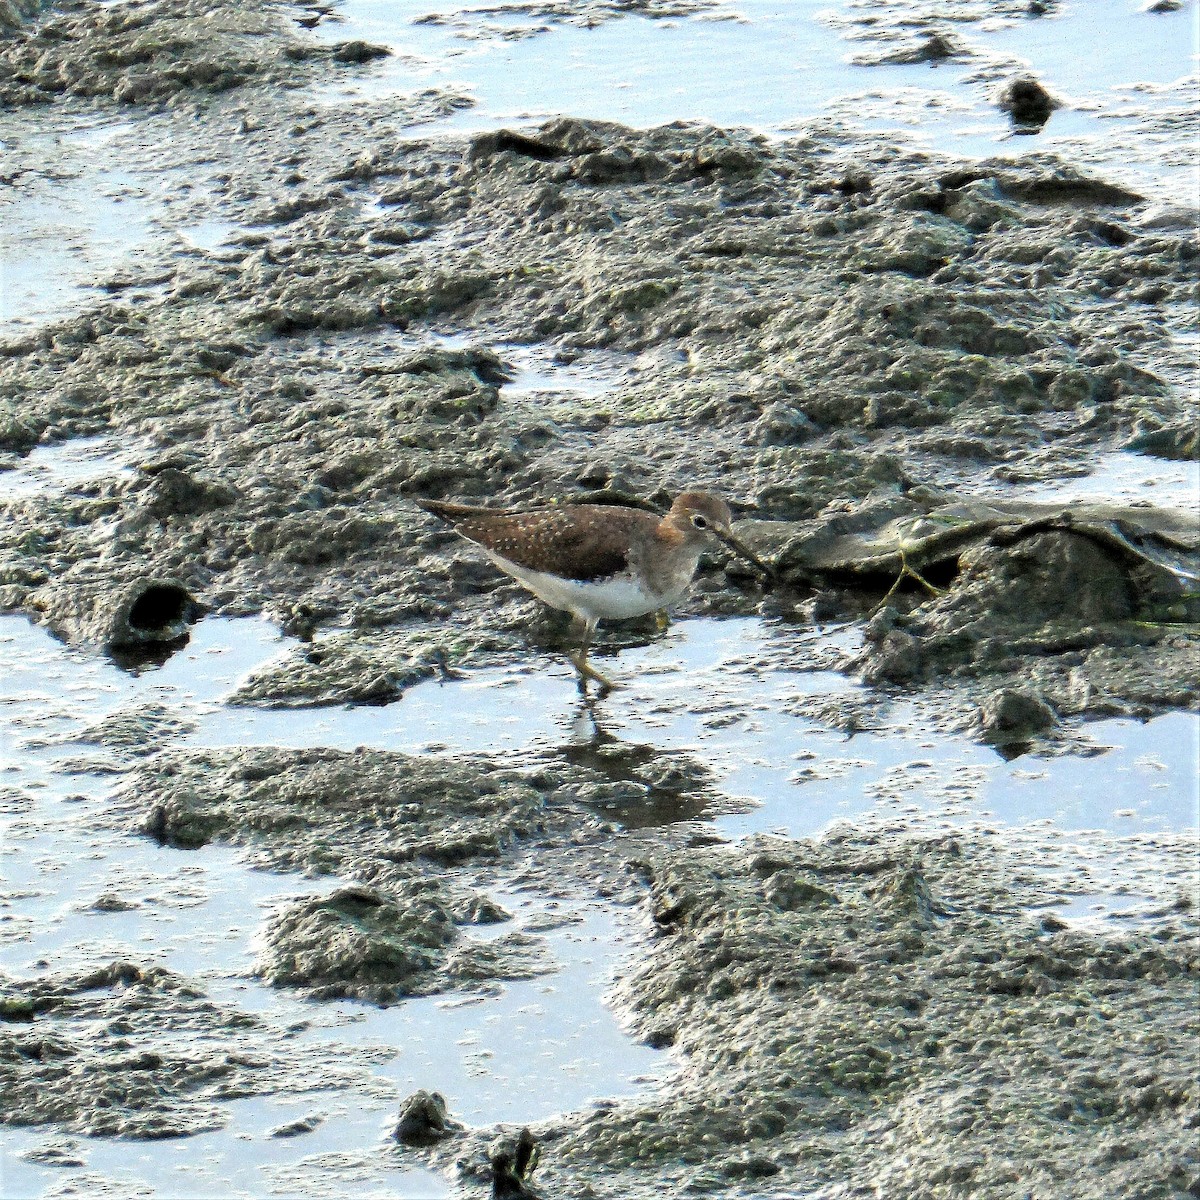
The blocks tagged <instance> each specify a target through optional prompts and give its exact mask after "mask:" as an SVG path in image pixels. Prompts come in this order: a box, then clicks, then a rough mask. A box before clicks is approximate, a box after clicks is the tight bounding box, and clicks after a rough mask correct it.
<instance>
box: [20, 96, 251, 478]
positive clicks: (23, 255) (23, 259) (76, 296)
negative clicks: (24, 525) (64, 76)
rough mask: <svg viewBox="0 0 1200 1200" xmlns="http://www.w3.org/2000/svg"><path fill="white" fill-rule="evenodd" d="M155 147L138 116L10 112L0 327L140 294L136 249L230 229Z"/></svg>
mask: <svg viewBox="0 0 1200 1200" xmlns="http://www.w3.org/2000/svg"><path fill="white" fill-rule="evenodd" d="M158 149H160V147H159V146H158V145H157V144H155V142H154V140H153V136H152V135H149V134H148V133H147V131H146V129H145V128H144V126H143V125H142V124H140V123H139V124H134V123H133V122H128V121H115V120H112V119H111V118H108V117H78V116H68V117H65V118H63V117H52V116H49V115H44V114H41V113H39V114H38V116H37V119H36V120H34V119H31V118H30V117H28V116H27V115H22V114H7V115H6V117H5V122H4V127H3V130H2V131H0V156H2V157H3V159H4V161H5V164H6V169H7V170H8V171H9V172H11V179H10V180H8V181H6V182H7V183H8V186H6V187H5V188H4V189H3V191H2V192H0V336H13V335H16V334H20V333H21V332H23V331H29V330H32V329H36V328H37V327H38V326H40V325H43V324H45V323H46V322H47V321H49V320H53V319H55V318H57V317H62V316H65V315H67V314H68V313H70V312H71V311H73V310H74V309H76V308H78V307H79V306H80V305H81V304H83V303H86V302H88V301H91V302H95V301H98V300H101V299H103V298H104V296H105V295H106V293H107V292H108V291H110V290H113V291H118V292H121V293H123V294H124V295H125V296H126V297H127V298H128V297H133V298H146V297H148V296H150V295H152V294H153V289H154V287H155V286H157V285H156V284H155V283H154V282H153V281H151V280H147V279H141V278H139V275H140V272H138V271H137V270H136V259H135V261H134V262H132V263H131V261H130V260H131V256H137V255H138V254H139V253H141V252H145V251H151V250H162V249H164V248H165V249H177V250H180V251H182V252H185V253H208V252H210V251H212V250H214V249H216V248H217V247H218V246H219V245H220V244H221V243H222V242H224V241H225V240H226V239H227V238H228V237H229V236H230V235H231V234H232V232H233V230H234V228H235V226H234V225H233V224H232V223H231V222H229V221H227V220H225V219H223V218H222V217H221V216H220V215H219V214H218V213H216V212H215V205H214V201H213V198H212V195H211V193H209V192H208V191H207V190H206V189H205V187H204V186H203V185H198V184H197V183H195V182H194V181H192V180H191V179H189V177H188V174H187V173H186V172H183V171H173V170H170V169H166V170H164V169H163V167H162V165H161V163H159V162H158V161H157V160H156V158H155V152H156V151H157V150H158ZM127 270H128V271H130V274H129V276H128V278H126V276H125V273H126V271H127ZM114 279H115V280H116V281H117V285H118V286H116V287H110V285H112V284H113V282H114ZM0 480H2V477H0ZM0 488H2V483H0Z"/></svg>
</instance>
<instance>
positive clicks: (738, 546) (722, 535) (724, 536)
mask: <svg viewBox="0 0 1200 1200" xmlns="http://www.w3.org/2000/svg"><path fill="white" fill-rule="evenodd" d="M713 533H715V534H716V535H717V537H718V538H719V539H720V541H722V542H723V543H724V544H725V545H726V546H728V547H729V549H730V550H732V551H733V552H734V554H736V555H738V557H739V558H744V559H745V560H746V561H747V562H748V563H753V564H754V565H755V566H756V567H757V568H758V569H759V570H760V571H761V572H762V573H763V575H765V576H766V577H767V579H770V580H773V579H774V578H775V572H774V571H773V570H772V569H771V568H770V567H769V566H767V564H766V563H765V562H763V560H762V559H761V558H759V557H758V555H757V554H755V553H754V551H753V550H751V549H750V548H749V547H748V546H745V545H743V544H742V543H741V542H740V541H738V539H737V538H736V537H734V536H733V534H732V533H730V532H728V531H727V530H720V529H714V530H713Z"/></svg>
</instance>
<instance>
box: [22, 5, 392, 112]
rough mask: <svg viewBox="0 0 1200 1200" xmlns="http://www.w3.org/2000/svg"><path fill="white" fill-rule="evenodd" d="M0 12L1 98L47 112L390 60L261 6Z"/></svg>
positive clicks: (158, 99) (278, 80)
mask: <svg viewBox="0 0 1200 1200" xmlns="http://www.w3.org/2000/svg"><path fill="white" fill-rule="evenodd" d="M4 11H5V10H4V9H3V8H0V29H4V28H5V27H6V26H7V28H8V34H7V37H5V38H4V39H3V41H0V67H2V68H3V70H2V71H0V100H3V102H4V103H5V104H6V105H7V106H13V107H15V106H19V105H30V104H48V103H52V102H54V101H56V100H57V99H59V98H61V97H64V96H76V97H89V98H92V97H99V98H105V99H111V100H114V101H116V102H118V103H120V104H138V105H151V106H159V105H163V104H166V103H171V102H174V101H178V100H179V99H181V98H184V99H187V98H191V99H199V98H202V97H204V96H212V95H218V94H220V93H224V92H228V91H231V90H232V89H234V88H238V87H241V86H243V85H245V84H247V83H250V82H253V83H256V84H267V83H271V84H286V83H287V82H288V81H290V80H294V79H295V77H296V76H297V74H298V71H297V66H296V64H300V63H304V62H306V61H309V60H312V59H319V60H323V61H325V62H334V63H346V64H358V63H362V62H366V61H369V60H370V59H371V58H372V57H378V56H379V55H380V54H387V53H389V52H388V51H387V50H385V49H383V48H382V47H373V46H367V45H365V44H364V43H356V42H350V43H343V44H341V45H338V46H330V47H326V46H319V45H315V44H313V43H310V42H307V41H304V40H302V39H300V38H299V37H297V36H296V33H295V30H294V27H293V26H291V25H290V23H288V22H286V21H285V20H284V19H283V18H282V16H281V15H279V14H277V13H276V12H274V11H273V10H272V9H271V8H270V7H269V6H266V5H257V4H250V5H245V4H232V3H228V2H224V3H222V2H217V3H207V2H206V3H197V2H196V0H137V2H136V3H132V4H128V5H123V6H120V7H116V8H113V7H106V8H101V9H94V8H91V7H89V6H86V5H79V4H68V5H65V6H63V8H62V9H61V10H60V11H57V12H51V13H49V14H46V15H42V16H40V17H35V14H34V11H32V10H31V11H30V13H29V16H30V17H31V18H33V19H31V20H29V21H27V22H26V21H20V20H7V19H5V16H4Z"/></svg>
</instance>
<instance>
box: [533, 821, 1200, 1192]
mask: <svg viewBox="0 0 1200 1200" xmlns="http://www.w3.org/2000/svg"><path fill="white" fill-rule="evenodd" d="M646 869H647V875H648V878H649V884H650V902H649V903H650V912H651V915H652V917H653V919H654V922H655V924H656V927H657V929H658V932H659V937H658V942H657V945H656V947H655V948H654V949H653V950H652V951H651V953H650V954H649V956H648V958H647V959H646V960H645V962H644V963H642V964H641V965H640V966H639V967H638V968H636V969H635V971H634V972H633V973H632V974H631V975H630V976H629V977H628V978H627V979H626V980H625V981H624V983H623V984H622V985H621V994H622V997H623V998H624V999H625V1000H626V1001H628V1002H629V1003H631V1004H632V1005H633V1007H634V1010H635V1012H636V1014H637V1020H638V1022H639V1027H640V1028H641V1029H642V1030H643V1031H644V1032H646V1033H647V1034H649V1033H650V1032H654V1033H655V1036H656V1037H657V1038H658V1039H659V1040H660V1041H661V1039H662V1037H663V1033H664V1031H666V1030H669V1031H670V1036H671V1040H672V1041H673V1044H674V1046H675V1049H676V1054H677V1055H678V1056H679V1061H680V1066H679V1071H678V1074H677V1075H676V1076H675V1077H674V1078H673V1079H672V1081H671V1083H670V1085H669V1086H668V1087H666V1088H664V1089H663V1090H662V1091H661V1092H660V1093H658V1094H657V1095H656V1096H654V1097H652V1098H649V1099H646V1100H634V1101H627V1102H623V1103H621V1104H618V1105H616V1106H614V1107H612V1108H607V1109H605V1110H602V1111H599V1112H593V1113H589V1114H586V1115H581V1116H578V1117H572V1118H569V1119H568V1120H566V1121H564V1122H561V1123H558V1124H557V1125H555V1126H554V1127H552V1128H549V1129H546V1130H541V1131H537V1132H539V1133H540V1134H541V1135H542V1136H543V1137H544V1138H545V1139H546V1141H547V1144H548V1146H549V1147H550V1150H551V1153H549V1154H548V1161H547V1165H546V1166H545V1168H544V1170H545V1172H546V1174H547V1176H548V1179H547V1183H548V1184H549V1183H551V1182H552V1181H554V1182H558V1181H561V1180H566V1179H572V1178H578V1177H581V1176H585V1175H586V1177H587V1178H588V1179H589V1180H591V1181H592V1183H593V1186H594V1188H595V1190H596V1194H597V1195H599V1196H618V1195H628V1194H640V1193H638V1192H637V1188H638V1186H639V1181H643V1182H644V1180H645V1179H646V1178H647V1177H648V1176H650V1175H652V1176H653V1178H654V1179H655V1181H656V1186H658V1187H660V1188H662V1189H665V1190H668V1191H671V1190H677V1191H679V1192H681V1193H682V1192H683V1191H684V1190H688V1191H715V1192H718V1193H722V1194H723V1193H724V1192H725V1191H726V1190H727V1189H730V1188H733V1187H736V1186H743V1187H744V1186H746V1184H745V1181H747V1180H753V1179H761V1180H763V1181H767V1180H769V1183H767V1182H764V1187H765V1188H768V1189H769V1190H770V1191H771V1192H772V1193H774V1192H776V1191H778V1192H779V1193H780V1194H783V1193H787V1194H807V1193H809V1192H819V1191H823V1190H825V1189H829V1188H841V1189H856V1188H875V1189H878V1188H879V1187H884V1188H885V1189H886V1191H887V1194H889V1195H892V1194H894V1195H904V1196H913V1197H920V1198H925V1197H929V1198H932V1197H938V1196H945V1195H949V1194H950V1193H951V1190H956V1191H957V1192H959V1193H961V1189H962V1188H963V1187H969V1189H970V1191H971V1193H972V1194H973V1195H978V1196H987V1197H992V1196H994V1197H1001V1196H1007V1195H1010V1194H1011V1190H1012V1186H1013V1183H1014V1181H1015V1180H1016V1179H1017V1177H1018V1176H1017V1174H1016V1171H1017V1167H1016V1166H1015V1164H1017V1163H1020V1168H1019V1171H1020V1174H1019V1178H1020V1182H1021V1185H1022V1186H1023V1187H1034V1188H1038V1189H1041V1190H1045V1191H1047V1193H1053V1194H1058V1193H1060V1192H1064V1191H1065V1192H1072V1191H1078V1190H1080V1188H1082V1189H1083V1190H1085V1191H1087V1192H1089V1193H1097V1194H1100V1193H1103V1194H1105V1195H1125V1194H1133V1193H1134V1192H1138V1193H1139V1194H1155V1195H1157V1194H1162V1195H1166V1194H1169V1192H1170V1191H1171V1190H1172V1189H1177V1188H1186V1187H1187V1186H1190V1182H1191V1181H1192V1180H1193V1179H1194V1178H1195V1177H1196V1173H1197V1169H1198V1167H1200V1163H1198V1161H1197V1157H1196V1153H1195V1147H1194V1145H1193V1139H1192V1138H1191V1136H1190V1133H1189V1126H1190V1123H1192V1122H1194V1121H1195V1120H1196V1119H1197V1114H1200V1094H1198V1093H1197V1089H1196V1083H1195V1080H1194V1079H1193V1078H1192V1075H1191V1072H1190V1070H1189V1069H1188V1066H1187V1065H1186V1064H1187V1060H1188V1051H1187V1049H1186V1047H1188V1046H1190V1045H1191V1044H1192V1043H1193V1041H1194V1039H1195V1037H1196V1036H1197V1032H1198V1030H1197V1018H1196V1012H1195V1006H1194V1003H1193V973H1194V971H1195V968H1196V963H1197V961H1198V960H1197V957H1196V956H1197V952H1198V951H1197V944H1196V941H1195V938H1194V936H1190V935H1185V934H1183V933H1181V932H1180V930H1179V929H1178V928H1176V927H1174V926H1164V928H1163V929H1162V930H1160V931H1155V932H1154V933H1153V934H1152V933H1151V932H1149V931H1148V932H1147V933H1146V934H1127V935H1122V936H1119V937H1115V938H1107V937H1106V938H1100V939H1097V938H1093V937H1090V936H1088V935H1086V934H1082V933H1077V932H1074V931H1060V932H1056V933H1051V934H1047V933H1045V932H1043V930H1042V929H1040V928H1039V926H1038V925H1037V924H1036V923H1035V922H1034V921H1033V920H1032V919H1031V918H1029V917H1027V916H1026V915H1024V914H1022V913H1021V912H1020V911H1019V908H1020V905H1021V903H1022V896H1021V893H1020V891H1019V890H1016V889H1015V888H1014V885H1012V884H1011V883H1010V882H1009V875H1010V866H1009V864H1008V861H1007V859H1006V858H1005V856H1004V855H1002V854H1000V853H998V852H997V851H996V850H994V849H990V848H988V847H987V846H986V844H984V843H982V842H979V843H977V842H973V841H969V840H965V839H963V838H953V839H951V838H940V839H935V840H932V841H918V840H911V839H904V838H898V839H895V840H883V839H880V840H878V841H873V840H869V839H864V840H861V841H858V840H854V839H852V838H850V839H843V838H842V837H839V836H834V837H832V838H827V839H825V840H823V841H821V842H818V843H796V842H787V841H783V840H778V839H760V840H758V841H755V842H751V843H749V844H747V845H745V846H742V847H737V848H732V847H728V848H719V849H712V848H710V849H705V850H689V851H686V852H677V853H669V854H663V855H660V856H656V857H655V858H654V859H653V860H652V861H651V862H649V863H648V864H647V868H646ZM781 878H787V879H789V880H798V879H804V880H808V881H811V882H812V884H813V890H812V891H811V892H809V893H808V894H809V899H807V900H805V899H804V898H803V897H802V896H798V895H797V894H796V890H795V888H794V887H793V886H792V885H791V884H790V883H789V884H788V885H787V886H781V884H780V881H781ZM781 896H784V897H787V902H786V903H783V904H780V903H779V898H780V897H781ZM830 897H835V898H836V902H833V901H831V899H830ZM985 1080H986V1081H985ZM918 1123H919V1125H920V1131H919V1132H918V1130H917V1124H918ZM968 1130H969V1138H964V1136H963V1135H964V1133H966V1131H968ZM1118 1148H1120V1149H1118ZM560 1170H561V1171H562V1172H563V1173H562V1174H561V1175H560V1174H557V1172H559V1171H560ZM576 1172H577V1173H578V1174H575V1173H576ZM1085 1181H1086V1182H1085Z"/></svg>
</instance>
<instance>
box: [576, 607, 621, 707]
mask: <svg viewBox="0 0 1200 1200" xmlns="http://www.w3.org/2000/svg"><path fill="white" fill-rule="evenodd" d="M595 632H596V622H595V621H585V622H584V623H583V643H582V645H581V646H580V647H579V649H578V651H576V652H575V653H574V654H568V655H567V658H569V659H570V660H571V664H572V666H574V668H575V670H576V671H578V672H579V690H580V691H581V692H586V691H587V681H588V680H589V679H591V680H593V681H594V682H596V683H598V684H599V685H600V686H601V687H602V688H603V689H604V690H605V691H606V692H611V691H612V690H613V688H614V687H616V684H615V683H613V681H612V680H611V679H609V678H608V677H607V676H605V675H602V674H601V673H600V672H599V671H597V670H596V668H595V667H593V666H592V664H591V663H589V662H588V660H587V652H588V647H589V646H590V645H591V644H592V636H593V635H594V634H595Z"/></svg>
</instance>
